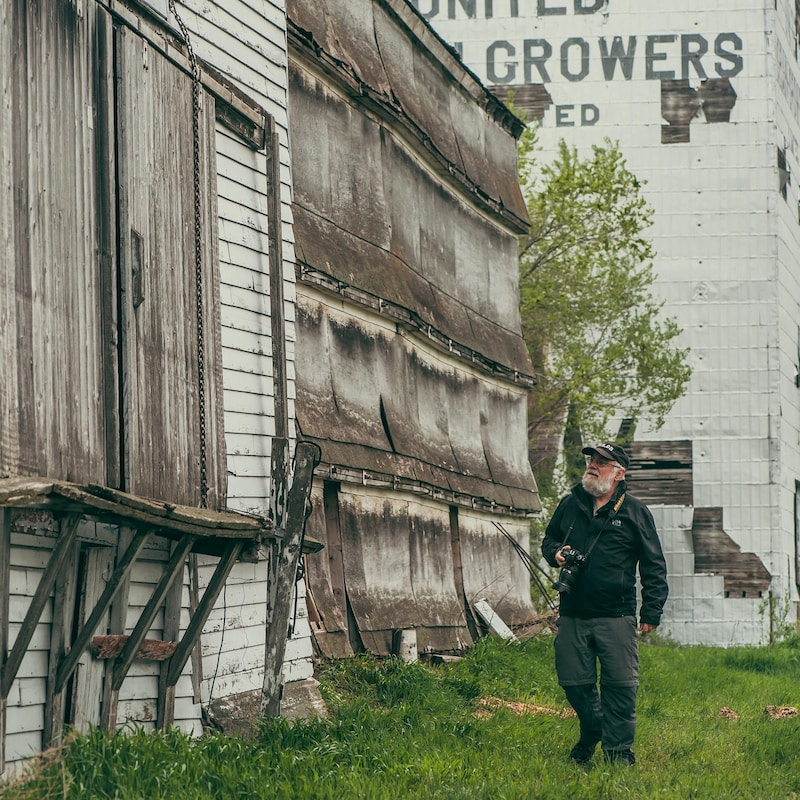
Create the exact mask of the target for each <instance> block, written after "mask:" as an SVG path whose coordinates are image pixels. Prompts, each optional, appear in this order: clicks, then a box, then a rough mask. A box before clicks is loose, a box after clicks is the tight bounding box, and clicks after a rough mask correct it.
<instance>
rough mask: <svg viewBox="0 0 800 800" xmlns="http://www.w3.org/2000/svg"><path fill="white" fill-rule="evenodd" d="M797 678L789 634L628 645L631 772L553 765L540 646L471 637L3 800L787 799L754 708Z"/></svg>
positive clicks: (54, 775)
mask: <svg viewBox="0 0 800 800" xmlns="http://www.w3.org/2000/svg"><path fill="white" fill-rule="evenodd" d="M798 676H800V639H798V638H795V639H792V640H790V641H787V642H784V643H783V644H780V645H776V646H773V647H769V648H761V649H758V648H742V649H731V650H719V649H711V648H682V647H676V646H668V645H656V644H643V646H642V683H641V687H640V694H639V727H638V733H637V744H636V753H637V758H638V764H637V765H636V766H635V767H632V768H627V767H624V766H617V765H614V766H608V765H606V764H605V763H604V762H603V760H602V759H601V758H600V756H599V755H597V756H595V761H594V763H593V764H592V765H590V766H589V767H578V766H575V765H573V764H572V763H571V762H570V761H569V759H568V757H567V753H568V752H569V748H570V746H571V745H572V744H573V742H574V740H575V739H576V734H577V721H576V720H575V719H574V718H571V717H568V716H564V715H562V714H561V713H542V712H539V713H530V711H531V709H530V708H528V709H527V710H526V709H524V708H522V707H521V706H520V705H515V704H523V703H524V704H528V706H529V707H531V706H539V707H543V708H545V709H547V710H551V711H555V712H564V711H566V706H565V704H564V699H563V695H562V692H561V690H560V689H559V687H558V686H557V685H556V683H555V680H554V676H553V669H552V639H551V637H543V638H539V639H533V640H530V641H527V642H524V643H518V644H503V643H501V642H499V641H497V640H484V641H482V642H480V643H479V645H478V646H476V647H475V648H474V649H473V650H472V652H471V653H470V654H469V656H468V657H467V658H465V659H464V660H463V661H461V662H459V663H457V664H452V665H446V666H441V667H426V666H423V665H421V664H414V665H404V664H402V663H400V662H399V661H397V660H395V659H390V660H388V661H383V662H378V661H375V660H373V659H370V658H367V657H359V658H356V659H351V660H349V661H347V662H338V663H331V664H326V665H324V666H323V667H322V668H321V669H320V674H319V675H318V677H319V678H320V681H321V684H322V687H323V691H324V695H325V697H326V700H327V702H328V704H329V708H330V710H331V716H330V718H329V719H327V720H321V721H317V722H313V723H309V724H297V725H295V726H293V727H292V726H289V725H288V724H286V723H285V722H282V721H280V720H278V721H271V722H270V723H269V724H267V725H265V726H264V727H263V729H262V730H260V731H259V732H258V734H257V736H256V737H255V738H254V739H253V740H243V739H229V738H226V737H222V736H216V735H215V736H207V737H204V738H202V739H199V740H190V739H187V738H186V737H184V736H182V735H179V734H177V733H175V732H170V733H167V734H164V735H153V734H150V735H144V734H141V733H136V732H128V733H127V734H125V735H117V736H114V737H111V738H107V737H105V736H103V735H101V734H99V733H95V734H93V735H91V736H88V737H83V738H77V739H75V740H73V741H71V742H70V743H69V744H68V745H67V746H66V747H65V748H64V750H63V751H62V752H61V754H60V756H59V757H58V758H57V759H56V760H54V761H53V762H52V763H50V764H49V765H47V766H45V767H44V768H42V769H40V771H39V773H38V775H37V777H36V778H34V779H33V780H32V781H31V782H29V783H27V784H23V785H17V786H12V787H9V788H7V789H6V791H5V792H4V793H3V797H4V800H6V798H7V799H8V800H19V799H21V798H37V800H39V799H40V798H75V800H78V798H80V800H93V799H94V798H117V799H118V800H129V799H130V800H132V799H133V798H137V800H138V799H139V798H142V799H144V798H147V800H151V799H153V798H175V799H180V800H183V799H184V798H186V799H187V800H200V799H201V798H202V799H203V800H205V799H206V798H215V799H216V798H224V799H225V800H227V799H228V798H242V800H244V799H245V798H247V800H255V799H257V798H265V799H266V798H320V799H322V798H330V799H331V800H334V798H335V799H336V800H340V799H341V798H359V800H361V799H362V798H363V799H364V800H368V799H370V798H376V799H377V798H387V799H388V798H420V800H421V799H422V798H425V800H430V798H442V799H443V800H444V799H445V798H446V800H458V799H459V798H486V799H487V800H489V799H491V800H503V799H504V798H508V800H519V799H520V798H559V799H560V798H575V799H579V798H592V799H594V798H628V797H630V798H670V799H671V800H672V799H673V798H679V799H681V800H682V799H683V798H715V799H716V798H724V799H727V798H731V800H734V799H735V800H739V798H747V799H748V800H760V799H761V798H763V799H764V800H779V799H781V798H794V797H797V798H800V717H796V716H795V717H788V718H782V719H773V718H771V717H770V716H769V715H768V714H766V713H765V711H764V709H765V707H767V706H778V707H781V706H800V683H799V682H798ZM488 698H496V699H497V700H501V701H504V702H503V703H498V702H497V700H495V701H493V703H490V704H488V707H487V703H486V700H487V699H488ZM723 708H728V709H732V710H733V711H734V712H736V714H737V715H738V718H733V717H730V716H729V717H726V716H720V711H721V710H722V709H723ZM520 711H522V712H523V713H518V712H520Z"/></svg>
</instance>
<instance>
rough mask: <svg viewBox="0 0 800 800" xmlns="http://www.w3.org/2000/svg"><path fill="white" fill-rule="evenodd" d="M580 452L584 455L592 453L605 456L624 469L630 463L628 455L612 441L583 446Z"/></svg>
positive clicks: (601, 456)
mask: <svg viewBox="0 0 800 800" xmlns="http://www.w3.org/2000/svg"><path fill="white" fill-rule="evenodd" d="M581 453H583V454H584V455H585V456H590V455H592V454H594V455H598V456H600V458H605V459H607V460H608V461H616V462H617V463H618V464H620V465H621V466H623V467H624V468H625V469H628V464H630V463H631V459H630V456H629V455H628V454H627V453H626V452H625V450H624V449H623V448H622V447H620V446H619V445H618V444H614V443H613V442H604V443H603V444H598V445H596V446H595V447H584V448H583V450H581Z"/></svg>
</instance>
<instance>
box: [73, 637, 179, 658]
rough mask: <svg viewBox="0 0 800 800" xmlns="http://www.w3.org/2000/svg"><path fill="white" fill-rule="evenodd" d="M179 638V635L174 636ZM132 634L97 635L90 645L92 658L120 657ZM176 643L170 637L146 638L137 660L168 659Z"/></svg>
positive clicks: (137, 654) (138, 652)
mask: <svg viewBox="0 0 800 800" xmlns="http://www.w3.org/2000/svg"><path fill="white" fill-rule="evenodd" d="M173 638H175V639H177V638H178V637H177V635H176V636H175V637H173ZM128 639H130V636H125V634H120V633H116V634H114V633H112V634H109V635H108V636H95V637H94V638H93V639H92V643H91V645H90V646H89V650H90V651H91V654H92V658H96V659H97V660H98V661H111V660H113V659H115V658H119V657H120V655H122V651H123V649H124V648H125V645H126V644H127V643H128ZM176 646H177V645H176V644H175V642H174V641H172V640H170V639H145V640H144V641H143V642H142V644H141V646H140V647H139V650H138V651H137V653H136V660H137V661H167V660H169V659H170V658H172V654H173V653H174V652H175V648H176Z"/></svg>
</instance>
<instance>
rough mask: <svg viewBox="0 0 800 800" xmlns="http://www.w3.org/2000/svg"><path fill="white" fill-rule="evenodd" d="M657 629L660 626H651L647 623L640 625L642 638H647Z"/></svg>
mask: <svg viewBox="0 0 800 800" xmlns="http://www.w3.org/2000/svg"><path fill="white" fill-rule="evenodd" d="M657 627H658V625H650V624H648V623H647V622H642V623H641V624H640V625H639V633H641V634H642V636H646V635H647V634H648V633H650V632H651V631H654V630H655V629H656V628H657Z"/></svg>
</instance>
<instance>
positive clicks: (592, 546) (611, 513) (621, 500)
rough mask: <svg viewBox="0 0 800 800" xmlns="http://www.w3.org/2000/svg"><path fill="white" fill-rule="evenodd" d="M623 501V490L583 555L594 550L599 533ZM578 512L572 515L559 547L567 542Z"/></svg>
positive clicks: (615, 513)
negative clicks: (570, 522)
mask: <svg viewBox="0 0 800 800" xmlns="http://www.w3.org/2000/svg"><path fill="white" fill-rule="evenodd" d="M624 502H625V492H623V493H622V494H621V495H620V496H619V499H618V500H617V502H616V503H614V508H612V509H611V511H610V513H609V515H608V516H607V517H606V521H605V522H604V523H603V526H602V527H601V528H600V530H599V531H597V535H596V536H595V537H594V539H592V543H591V544H590V545H589V547H588V549H587V550H586V552H585V553H584V555H585V556H586V557H587V558H588V556H589V553H591V552H592V550H594V546H595V545H596V544H597V542H598V541H599V540H600V535H601V534H602V533H603V531H604V530H605V529H606V525H608V523H609V522H611V520H612V519H614V517H616V516H617V513H618V512H619V510H620V509H621V508H622V504H623V503H624ZM579 513H580V511H576V512H575V516H574V517H573V519H572V524H571V525H570V526H569V530H568V531H567V535H566V536H565V537H564V541H563V542H562V543H561V547H563V546H564V545H565V544H566V543H567V541H568V540H569V535H570V534H571V533H572V529H573V528H574V527H575V520H576V519H578V514H579ZM559 549H560V548H559Z"/></svg>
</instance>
